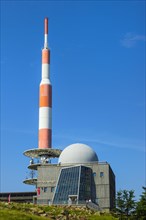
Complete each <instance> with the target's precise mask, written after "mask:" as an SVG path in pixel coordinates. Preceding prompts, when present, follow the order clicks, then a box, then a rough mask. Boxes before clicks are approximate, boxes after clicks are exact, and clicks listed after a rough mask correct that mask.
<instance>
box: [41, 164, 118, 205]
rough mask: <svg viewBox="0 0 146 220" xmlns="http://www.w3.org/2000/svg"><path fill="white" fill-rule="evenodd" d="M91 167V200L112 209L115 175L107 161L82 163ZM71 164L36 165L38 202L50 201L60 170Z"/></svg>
mask: <svg viewBox="0 0 146 220" xmlns="http://www.w3.org/2000/svg"><path fill="white" fill-rule="evenodd" d="M82 165H84V166H87V167H91V169H92V171H93V177H92V198H91V199H92V200H93V202H98V204H99V206H100V207H101V208H104V209H112V208H113V206H114V199H115V176H114V173H113V171H112V169H111V167H110V165H109V164H108V163H92V164H82ZM69 166H73V164H72V165H71V164H67V165H66V166H63V165H52V164H46V165H42V166H40V167H38V182H37V187H39V188H40V195H39V196H37V201H38V203H39V204H43V203H46V204H48V203H50V204H51V201H52V200H53V195H54V191H53V189H54V190H55V187H56V184H57V181H58V176H59V174H60V170H61V168H63V167H69Z"/></svg>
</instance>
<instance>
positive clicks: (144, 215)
mask: <svg viewBox="0 0 146 220" xmlns="http://www.w3.org/2000/svg"><path fill="white" fill-rule="evenodd" d="M142 188H143V190H144V192H142V195H141V196H140V197H141V198H140V201H139V202H138V203H137V207H136V214H137V218H138V219H141V220H144V219H146V187H142Z"/></svg>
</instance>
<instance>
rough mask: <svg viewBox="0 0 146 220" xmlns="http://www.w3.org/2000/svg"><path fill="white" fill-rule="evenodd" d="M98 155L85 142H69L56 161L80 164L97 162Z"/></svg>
mask: <svg viewBox="0 0 146 220" xmlns="http://www.w3.org/2000/svg"><path fill="white" fill-rule="evenodd" d="M97 161H98V157H97V155H96V153H95V151H94V150H93V149H92V148H91V147H89V146H88V145H86V144H80V143H76V144H71V145H69V146H68V147H66V148H65V149H64V150H63V151H62V152H61V154H60V157H59V160H58V163H61V164H65V163H68V164H74V163H77V164H82V163H93V162H97Z"/></svg>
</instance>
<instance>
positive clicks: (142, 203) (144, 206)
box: [114, 187, 146, 220]
mask: <svg viewBox="0 0 146 220" xmlns="http://www.w3.org/2000/svg"><path fill="white" fill-rule="evenodd" d="M143 190H144V192H142V195H141V196H140V197H141V198H140V200H139V201H138V202H136V201H135V200H134V198H135V195H134V191H133V190H130V191H128V190H120V191H118V192H117V197H116V210H115V213H114V215H116V216H119V218H120V219H122V220H124V219H128V220H130V219H131V220H146V187H143Z"/></svg>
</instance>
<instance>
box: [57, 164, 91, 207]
mask: <svg viewBox="0 0 146 220" xmlns="http://www.w3.org/2000/svg"><path fill="white" fill-rule="evenodd" d="M91 174H92V170H91V169H90V168H89V167H85V166H74V167H68V168H63V169H62V170H61V172H60V176H59V179H58V183H57V186H56V190H55V194H54V199H53V204H68V203H70V204H71V203H85V201H86V200H87V199H88V200H89V199H90V198H91Z"/></svg>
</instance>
